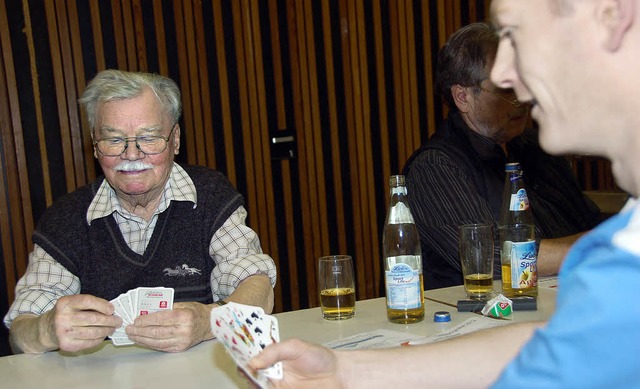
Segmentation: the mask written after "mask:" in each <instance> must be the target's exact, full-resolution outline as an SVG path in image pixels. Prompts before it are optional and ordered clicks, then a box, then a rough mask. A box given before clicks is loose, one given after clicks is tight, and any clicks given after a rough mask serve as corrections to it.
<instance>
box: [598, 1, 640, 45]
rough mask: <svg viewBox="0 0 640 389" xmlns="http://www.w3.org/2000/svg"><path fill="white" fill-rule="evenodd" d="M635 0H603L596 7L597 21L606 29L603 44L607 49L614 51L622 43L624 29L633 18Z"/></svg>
mask: <svg viewBox="0 0 640 389" xmlns="http://www.w3.org/2000/svg"><path fill="white" fill-rule="evenodd" d="M635 3H636V2H635V0H603V1H601V2H600V3H599V4H600V5H599V6H598V9H597V15H598V19H599V21H600V22H601V23H602V26H603V28H604V29H605V30H606V31H607V36H606V39H605V42H604V46H605V48H606V49H607V50H609V51H616V50H618V49H619V48H620V45H622V41H623V39H624V35H625V33H626V31H627V30H628V29H629V28H630V27H631V25H632V24H633V21H634V18H635V11H636V5H635Z"/></svg>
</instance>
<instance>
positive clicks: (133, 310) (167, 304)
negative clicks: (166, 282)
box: [109, 287, 174, 346]
mask: <svg viewBox="0 0 640 389" xmlns="http://www.w3.org/2000/svg"><path fill="white" fill-rule="evenodd" d="M173 294H174V290H173V288H163V287H157V288H147V287H140V288H136V289H131V290H129V291H128V292H126V293H122V294H121V295H119V296H118V297H116V298H115V299H113V300H111V303H112V304H113V306H114V308H115V315H117V316H120V317H121V318H122V326H121V327H120V328H118V329H117V330H116V331H115V332H114V333H113V334H112V335H111V336H110V337H109V338H111V341H112V342H113V344H114V345H116V346H124V345H129V344H133V342H132V341H131V340H129V337H128V336H127V334H126V333H125V330H124V329H125V327H126V326H127V325H129V324H131V323H133V321H134V320H135V318H136V317H138V316H140V315H148V314H150V313H153V312H158V311H163V310H167V309H172V308H173Z"/></svg>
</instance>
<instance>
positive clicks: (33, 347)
mask: <svg viewBox="0 0 640 389" xmlns="http://www.w3.org/2000/svg"><path fill="white" fill-rule="evenodd" d="M113 313H114V307H113V305H112V304H111V303H110V302H108V301H107V300H104V299H101V298H98V297H95V296H91V295H87V294H80V295H72V296H65V297H61V298H60V299H59V300H58V301H57V302H56V305H55V306H54V307H53V309H51V310H50V311H48V312H46V313H44V314H43V315H41V316H35V315H29V314H24V315H20V316H18V317H17V318H16V319H15V320H14V322H13V323H12V325H11V343H12V345H13V347H14V349H15V351H17V352H19V351H22V352H26V353H42V352H46V351H51V350H56V349H61V350H63V351H70V352H75V351H80V350H84V349H88V348H91V347H94V346H97V345H99V344H100V343H102V341H103V340H104V338H105V337H107V336H109V335H111V334H113V333H114V332H115V330H116V329H117V328H118V327H120V326H121V325H122V319H121V318H119V317H117V316H114V315H113Z"/></svg>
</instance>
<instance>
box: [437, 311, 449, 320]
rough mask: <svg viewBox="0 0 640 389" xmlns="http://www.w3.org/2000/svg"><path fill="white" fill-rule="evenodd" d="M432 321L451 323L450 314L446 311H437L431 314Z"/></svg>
mask: <svg viewBox="0 0 640 389" xmlns="http://www.w3.org/2000/svg"><path fill="white" fill-rule="evenodd" d="M433 321H435V322H437V323H441V322H447V321H451V314H450V313H449V312H447V311H438V312H436V313H434V314H433Z"/></svg>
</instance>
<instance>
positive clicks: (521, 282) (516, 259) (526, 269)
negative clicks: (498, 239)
mask: <svg viewBox="0 0 640 389" xmlns="http://www.w3.org/2000/svg"><path fill="white" fill-rule="evenodd" d="M505 243H506V242H505ZM509 243H511V287H512V288H513V289H522V288H533V287H534V286H536V285H538V265H537V261H536V242H535V240H531V241H528V242H509Z"/></svg>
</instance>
